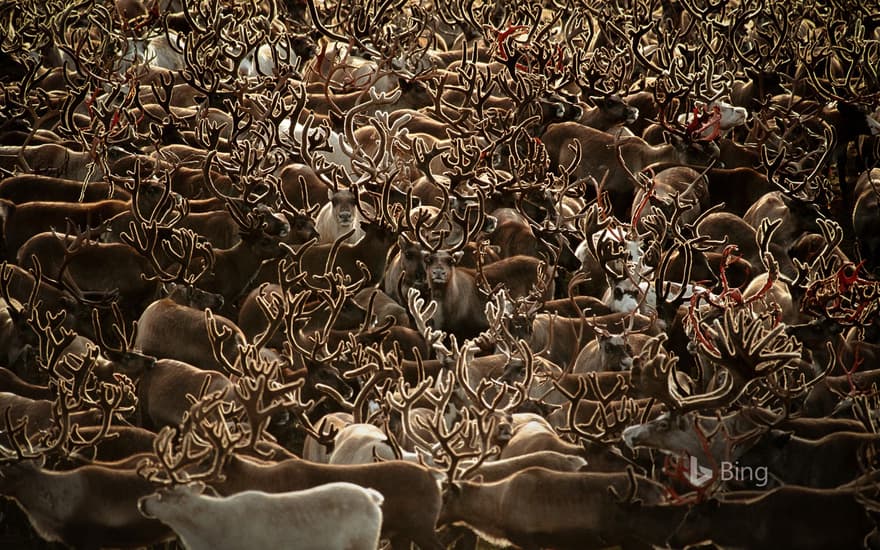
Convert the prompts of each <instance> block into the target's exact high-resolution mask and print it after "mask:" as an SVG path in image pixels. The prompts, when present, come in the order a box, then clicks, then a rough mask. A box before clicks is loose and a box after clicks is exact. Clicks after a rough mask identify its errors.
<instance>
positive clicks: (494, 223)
mask: <svg viewBox="0 0 880 550" xmlns="http://www.w3.org/2000/svg"><path fill="white" fill-rule="evenodd" d="M497 227H498V218H496V217H495V216H492V215H489V214H486V221H485V222H483V232H485V233H494V232H495V229H496V228H497Z"/></svg>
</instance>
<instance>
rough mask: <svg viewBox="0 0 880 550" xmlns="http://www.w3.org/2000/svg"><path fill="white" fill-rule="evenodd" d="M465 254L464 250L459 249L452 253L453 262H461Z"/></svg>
mask: <svg viewBox="0 0 880 550" xmlns="http://www.w3.org/2000/svg"><path fill="white" fill-rule="evenodd" d="M462 256H464V250H459V251H458V252H453V253H452V262H453V263H454V264H456V265H458V263H459V262H461V257H462Z"/></svg>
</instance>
